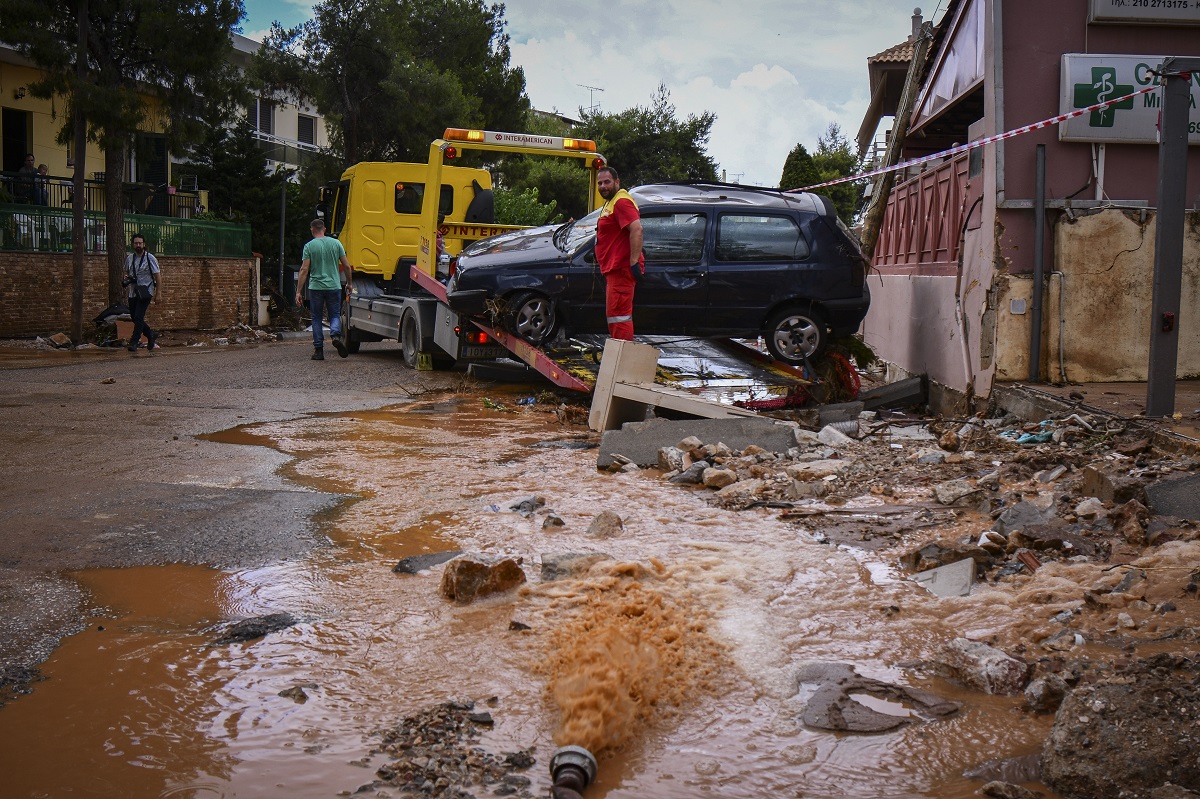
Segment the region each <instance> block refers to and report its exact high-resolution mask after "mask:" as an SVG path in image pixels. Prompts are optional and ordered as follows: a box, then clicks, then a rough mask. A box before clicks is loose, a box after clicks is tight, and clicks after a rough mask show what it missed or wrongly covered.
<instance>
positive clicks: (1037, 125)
mask: <svg viewBox="0 0 1200 799" xmlns="http://www.w3.org/2000/svg"><path fill="white" fill-rule="evenodd" d="M1157 88H1158V87H1157V86H1153V85H1151V86H1147V87H1146V88H1144V89H1138V90H1137V91H1136V92H1133V93H1132V94H1126V95H1125V96H1123V97H1114V98H1113V99H1111V100H1105V101H1104V102H1101V103H1096V104H1095V105H1089V106H1088V107H1087V108H1077V109H1075V110H1074V111H1069V112H1067V113H1065V114H1059V115H1058V116H1056V117H1050V119H1043V120H1042V121H1041V122H1034V123H1033V124H1032V125H1025V126H1024V127H1020V128H1014V129H1013V130H1010V131H1006V132H1004V133H997V134H996V135H995V136H988V137H987V138H986V139H979V140H978V141H973V142H970V143H968V144H960V145H958V146H957V147H951V148H950V149H949V150H943V151H942V152H940V153H933V154H932V155H923V156H921V157H920V158H914V159H913V160H911V161H905V162H903V163H900V164H896V165H895V166H888V167H884V168H882V169H874V170H872V171H870V172H863V173H862V174H859V175H851V176H850V177H848V178H838V179H837V180H827V181H825V182H824V183H814V184H813V185H811V186H805V187H804V188H802V189H787V193H789V194H790V193H793V192H798V191H811V190H812V189H820V188H823V187H825V186H836V185H837V184H839V183H847V182H849V181H851V180H864V179H866V178H873V177H875V176H876V175H885V174H887V173H888V172H896V171H898V170H901V169H908V168H909V167H910V166H916V165H917V164H924V163H926V162H928V161H938V160H941V159H944V158H949V157H950V156H953V155H958V154H959V153H965V152H966V151H967V150H973V149H975V148H976V147H982V146H984V145H985V144H992V143H994V142H998V141H1002V140H1004V139H1011V138H1013V137H1014V136H1020V135H1021V134H1024V133H1029V132H1030V131H1033V130H1040V129H1041V128H1047V127H1050V126H1051V125H1057V124H1058V123H1060V122H1066V121H1067V120H1068V119H1074V118H1075V117H1079V116H1083V115H1084V114H1090V113H1092V112H1093V111H1099V110H1100V109H1101V108H1105V107H1106V106H1110V105H1116V104H1117V103H1123V102H1125V101H1126V100H1132V99H1133V98H1134V97H1137V96H1138V95H1139V94H1146V93H1147V92H1152V91H1154V90H1155V89H1157Z"/></svg>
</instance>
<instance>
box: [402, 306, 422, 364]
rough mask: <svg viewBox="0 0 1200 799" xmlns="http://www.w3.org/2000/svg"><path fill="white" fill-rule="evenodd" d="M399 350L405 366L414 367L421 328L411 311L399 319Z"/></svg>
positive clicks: (418, 352)
mask: <svg viewBox="0 0 1200 799" xmlns="http://www.w3.org/2000/svg"><path fill="white" fill-rule="evenodd" d="M400 352H401V354H403V356H404V364H405V366H407V367H408V368H409V369H416V368H417V356H418V355H419V354H420V352H421V328H420V326H419V325H418V324H417V315H416V314H415V313H413V312H412V311H408V312H407V313H405V314H404V317H403V318H402V319H401V320H400Z"/></svg>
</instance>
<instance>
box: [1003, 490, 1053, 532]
mask: <svg viewBox="0 0 1200 799" xmlns="http://www.w3.org/2000/svg"><path fill="white" fill-rule="evenodd" d="M1054 511H1055V509H1054V501H1053V497H1051V501H1050V502H1049V503H1045V502H1038V501H1031V500H1022V501H1020V502H1018V503H1017V504H1016V505H1013V506H1012V507H1011V508H1008V509H1006V510H1005V511H1004V513H1001V514H1000V518H998V519H996V529H997V530H999V531H1000V532H1002V533H1009V532H1011V531H1013V530H1020V529H1021V528H1023V527H1030V526H1032V525H1035V524H1047V523H1049V522H1051V521H1053V520H1054V518H1055V512H1054Z"/></svg>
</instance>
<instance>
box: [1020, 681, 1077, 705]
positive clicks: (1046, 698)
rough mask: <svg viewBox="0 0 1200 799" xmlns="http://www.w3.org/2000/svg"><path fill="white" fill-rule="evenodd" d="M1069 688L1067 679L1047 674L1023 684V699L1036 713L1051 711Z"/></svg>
mask: <svg viewBox="0 0 1200 799" xmlns="http://www.w3.org/2000/svg"><path fill="white" fill-rule="evenodd" d="M1070 690H1071V688H1070V686H1068V685H1067V681H1066V680H1064V679H1063V678H1062V677H1059V676H1058V675H1057V674H1047V675H1046V676H1045V677H1038V678H1037V679H1036V680H1031V681H1030V682H1029V685H1026V686H1025V701H1026V703H1028V705H1029V707H1030V709H1031V710H1033V711H1034V712H1036V713H1053V712H1054V711H1056V710H1058V706H1059V705H1060V704H1062V701H1063V697H1065V696H1066V695H1067V693H1069V692H1070Z"/></svg>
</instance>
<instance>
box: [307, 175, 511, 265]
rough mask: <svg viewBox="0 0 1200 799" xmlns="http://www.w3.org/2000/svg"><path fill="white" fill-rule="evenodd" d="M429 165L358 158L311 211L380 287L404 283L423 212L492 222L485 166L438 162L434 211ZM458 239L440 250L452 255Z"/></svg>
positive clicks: (463, 220) (455, 219) (454, 220)
mask: <svg viewBox="0 0 1200 799" xmlns="http://www.w3.org/2000/svg"><path fill="white" fill-rule="evenodd" d="M431 171H432V170H431V169H430V166H429V164H412V163H401V162H390V161H364V162H362V163H358V164H354V165H353V166H351V167H349V168H348V169H346V171H345V172H343V173H342V176H341V179H340V180H338V181H335V182H332V183H328V184H326V185H325V186H324V187H323V188H322V189H321V192H320V196H319V202H318V203H317V215H318V216H320V217H322V218H323V219H324V220H325V226H326V228H327V231H328V232H329V234H330V235H332V236H335V237H336V238H337V239H338V240H339V241H341V243H342V246H343V247H345V248H346V257H347V258H348V259H349V261H350V263H351V264H353V265H354V271H355V272H356V273H363V274H364V275H373V276H375V280H376V281H378V282H379V284H380V285H387V284H392V283H393V280H395V281H396V282H397V283H398V284H403V285H407V283H408V270H409V267H410V266H411V265H412V264H414V263H416V260H417V250H418V248H419V246H420V242H421V239H422V235H421V224H422V219H423V217H424V216H425V214H426V212H427V211H431V212H432V213H433V214H434V218H437V216H443V217H444V218H445V223H446V224H451V223H464V224H478V225H490V224H491V223H492V222H493V221H494V220H495V213H494V205H493V201H492V176H491V174H490V173H489V172H488V171H487V170H485V169H472V168H468V167H455V166H444V167H442V168H441V170H440V173H441V174H440V182H441V190H440V191H439V192H437V197H436V203H437V206H436V210H432V209H430V208H428V207H427V201H428V199H429V198H428V194H429V192H428V191H427V189H426V187H427V185H428V184H429V182H430V181H429V176H430V172H431ZM462 246H463V243H462V241H461V240H459V239H447V241H446V251H447V252H448V253H449V254H450V255H457V254H458V251H459V250H460V249H462Z"/></svg>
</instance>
